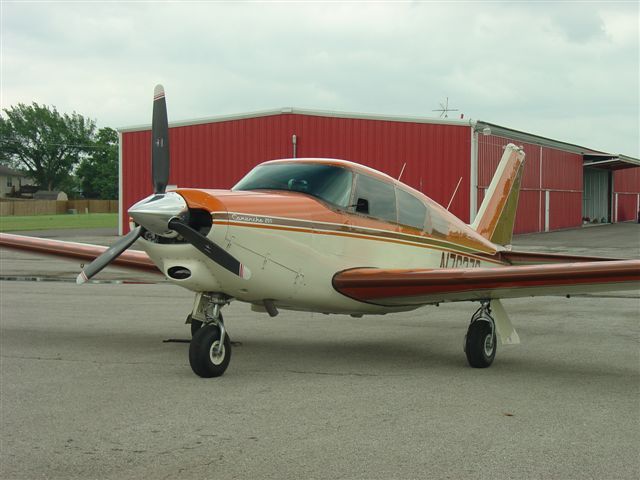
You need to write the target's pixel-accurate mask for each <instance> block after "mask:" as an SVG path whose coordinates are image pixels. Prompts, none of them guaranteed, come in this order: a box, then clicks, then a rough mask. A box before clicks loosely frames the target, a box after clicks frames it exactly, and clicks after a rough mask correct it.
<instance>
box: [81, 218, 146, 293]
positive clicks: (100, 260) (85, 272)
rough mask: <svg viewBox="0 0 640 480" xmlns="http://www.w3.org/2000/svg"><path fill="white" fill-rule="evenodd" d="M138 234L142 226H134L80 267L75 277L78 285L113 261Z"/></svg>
mask: <svg viewBox="0 0 640 480" xmlns="http://www.w3.org/2000/svg"><path fill="white" fill-rule="evenodd" d="M140 235H142V227H136V228H134V229H133V230H131V231H130V232H129V233H127V234H126V235H125V236H124V237H122V238H121V239H120V240H118V241H117V242H116V243H114V244H113V245H111V247H109V248H108V249H107V250H105V251H104V252H103V253H102V254H101V255H100V256H98V257H96V258H95V259H94V260H93V262H91V263H90V264H89V265H87V266H86V267H85V268H83V269H82V271H81V272H80V273H79V274H78V276H77V277H76V283H77V284H78V285H82V284H83V283H85V282H86V281H87V280H89V279H90V278H91V277H93V276H94V275H95V274H96V273H98V272H99V271H100V270H102V269H103V268H104V267H106V266H107V265H109V264H110V263H111V262H113V261H114V260H115V259H116V258H118V257H119V256H120V254H121V253H122V252H124V251H125V250H126V249H127V248H129V247H130V246H131V245H133V242H135V241H136V240H137V239H138V237H139V236H140Z"/></svg>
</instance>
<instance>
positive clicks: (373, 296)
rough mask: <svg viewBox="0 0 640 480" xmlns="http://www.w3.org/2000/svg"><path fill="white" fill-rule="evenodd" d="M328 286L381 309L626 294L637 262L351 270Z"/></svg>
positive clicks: (636, 278)
mask: <svg viewBox="0 0 640 480" xmlns="http://www.w3.org/2000/svg"><path fill="white" fill-rule="evenodd" d="M333 286H334V288H335V289H336V290H337V291H338V292H340V293H342V294H343V295H346V296H348V297H351V298H353V299H355V300H358V301H361V302H367V303H374V304H377V305H385V306H400V305H425V304H430V303H439V302H446V301H451V302H455V301H465V300H483V299H495V298H518V297H534V296H543V295H570V294H577V293H591V292H603V291H612V290H630V289H637V288H640V260H614V261H599V262H579V263H552V264H548V265H524V266H505V267H496V268H467V269H451V268H447V269H433V270H385V269H378V268H357V269H351V270H345V271H343V272H338V273H337V274H336V275H335V276H334V277H333Z"/></svg>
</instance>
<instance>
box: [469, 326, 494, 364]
mask: <svg viewBox="0 0 640 480" xmlns="http://www.w3.org/2000/svg"><path fill="white" fill-rule="evenodd" d="M497 348H498V345H497V342H496V335H495V333H494V334H493V335H492V334H491V325H490V324H489V322H485V321H477V322H473V323H472V324H471V325H469V330H468V331H467V336H466V338H465V348H464V352H465V353H466V355H467V361H468V362H469V365H471V366H472V367H474V368H487V367H488V366H490V365H491V364H492V363H493V359H494V358H495V357H496V350H497Z"/></svg>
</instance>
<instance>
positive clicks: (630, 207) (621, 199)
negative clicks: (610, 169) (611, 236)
mask: <svg viewBox="0 0 640 480" xmlns="http://www.w3.org/2000/svg"><path fill="white" fill-rule="evenodd" d="M613 192H614V193H613V195H614V209H615V221H617V222H626V221H628V220H637V219H638V210H640V167H635V168H625V169H623V170H616V171H614V173H613Z"/></svg>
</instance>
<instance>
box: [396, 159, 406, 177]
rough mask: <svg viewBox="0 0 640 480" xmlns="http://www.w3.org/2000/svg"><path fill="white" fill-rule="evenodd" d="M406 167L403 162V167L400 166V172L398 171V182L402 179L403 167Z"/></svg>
mask: <svg viewBox="0 0 640 480" xmlns="http://www.w3.org/2000/svg"><path fill="white" fill-rule="evenodd" d="M406 166H407V162H404V165H402V170H400V175H398V181H400V179H401V178H402V174H403V173H404V167H406Z"/></svg>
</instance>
